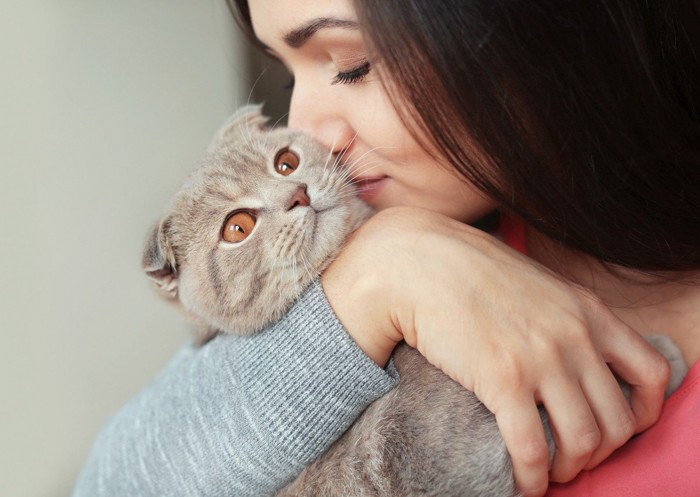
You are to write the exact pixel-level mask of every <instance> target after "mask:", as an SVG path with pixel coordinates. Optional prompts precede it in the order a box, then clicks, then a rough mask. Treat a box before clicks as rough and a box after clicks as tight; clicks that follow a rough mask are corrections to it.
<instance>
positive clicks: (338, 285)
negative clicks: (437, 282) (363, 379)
mask: <svg viewBox="0 0 700 497" xmlns="http://www.w3.org/2000/svg"><path fill="white" fill-rule="evenodd" d="M386 217H387V216H386V215H385V214H383V213H379V214H377V215H375V217H373V218H372V219H370V220H369V221H368V222H367V223H366V224H365V225H364V226H362V227H361V228H360V229H359V230H358V231H356V232H355V233H354V234H353V236H352V237H351V239H350V240H349V241H348V243H347V244H346V246H345V248H344V249H343V251H342V252H341V253H340V255H339V256H338V257H337V258H336V260H334V261H333V262H332V263H331V265H330V266H329V267H328V268H327V269H326V270H325V271H324V273H323V275H322V276H321V283H322V285H323V290H324V293H325V294H326V298H327V299H328V302H329V303H330V305H331V307H332V308H333V311H334V312H335V314H336V316H337V317H338V320H339V321H340V322H341V323H342V325H343V326H344V327H345V329H346V330H347V332H348V333H349V334H350V336H351V337H352V338H353V340H355V342H356V343H357V345H358V346H359V347H360V349H362V351H363V352H364V353H365V354H366V355H367V356H369V357H370V358H371V359H372V360H373V361H374V362H376V363H377V364H378V365H379V366H381V367H384V366H386V364H387V362H388V360H389V357H390V356H391V353H392V352H393V350H394V347H395V346H396V344H398V343H399V342H400V341H401V340H403V339H404V336H403V333H402V331H401V329H400V328H399V327H398V326H397V325H396V319H395V311H396V309H397V308H401V306H400V303H399V300H400V299H401V289H400V288H394V287H395V286H396V285H395V283H396V281H398V279H397V278H396V277H395V275H393V274H392V272H393V271H394V270H395V268H396V266H397V265H396V264H394V263H391V262H390V261H389V260H390V259H395V258H396V256H397V254H396V252H395V251H392V250H391V249H390V246H391V232H390V231H391V230H389V231H387V230H386V228H387V226H386V221H387V220H386V219H385V218H386ZM387 258H388V259H387Z"/></svg>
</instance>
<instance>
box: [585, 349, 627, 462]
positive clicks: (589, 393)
mask: <svg viewBox="0 0 700 497" xmlns="http://www.w3.org/2000/svg"><path fill="white" fill-rule="evenodd" d="M581 387H582V388H583V391H584V393H585V395H586V398H587V400H588V405H589V406H590V409H591V410H592V412H593V415H594V416H595V419H596V422H597V425H598V430H600V443H599V444H598V446H597V447H596V448H595V450H594V451H593V452H592V454H591V455H590V458H589V460H588V462H587V463H586V465H585V469H591V468H594V467H595V466H597V465H598V464H600V462H601V461H603V460H604V459H606V458H607V457H608V456H609V455H610V454H611V453H612V452H613V451H614V450H615V449H617V448H618V447H620V446H622V445H623V444H624V443H625V442H627V440H629V439H630V438H631V437H632V435H634V432H635V427H636V420H635V416H634V413H633V412H632V409H631V408H630V406H629V403H628V402H627V399H626V398H625V396H624V395H623V393H622V390H621V388H620V384H619V383H618V381H617V380H616V379H615V376H614V375H613V374H612V372H611V371H610V369H609V368H608V367H607V365H606V364H605V363H604V362H602V361H601V362H600V364H598V365H596V366H592V367H591V368H590V369H589V371H588V372H587V373H586V375H585V376H584V377H583V378H582V380H581Z"/></svg>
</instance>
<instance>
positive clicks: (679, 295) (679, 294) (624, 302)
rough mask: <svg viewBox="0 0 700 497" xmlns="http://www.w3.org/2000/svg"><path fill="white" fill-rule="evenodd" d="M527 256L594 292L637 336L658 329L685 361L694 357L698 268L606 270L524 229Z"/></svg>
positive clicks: (699, 305) (698, 335) (698, 343)
mask: <svg viewBox="0 0 700 497" xmlns="http://www.w3.org/2000/svg"><path fill="white" fill-rule="evenodd" d="M528 251H529V253H530V255H531V256H532V257H533V258H534V259H536V260H537V261H539V262H540V263H542V264H544V265H545V266H547V267H548V268H550V269H552V270H553V271H555V272H557V273H559V274H562V275H563V276H565V277H566V278H568V279H570V280H572V281H574V282H576V283H578V284H580V285H583V286H584V287H586V288H589V289H591V290H592V291H593V292H595V294H596V295H598V297H600V298H601V300H602V301H603V302H604V303H605V304H607V305H608V307H609V308H610V310H611V311H612V312H613V313H614V314H615V315H617V317H618V318H620V319H621V320H622V321H624V322H625V323H626V324H627V325H629V326H630V327H632V328H633V329H634V330H635V331H637V332H638V333H640V334H642V335H651V334H659V333H661V334H664V335H667V336H669V337H671V338H672V339H673V340H674V341H675V342H676V343H677V344H678V346H679V347H680V348H681V350H682V351H683V354H684V357H685V360H686V363H687V364H688V365H692V364H694V363H695V362H697V361H698V360H699V359H700V271H695V272H694V273H687V274H683V275H677V274H676V275H672V276H670V275H668V274H648V273H641V272H638V271H632V270H629V269H621V270H619V271H618V272H611V271H610V270H609V269H608V268H606V267H604V266H603V265H602V264H600V263H599V262H597V261H596V260H595V259H593V258H591V257H588V256H584V255H581V254H577V253H575V252H573V251H571V250H568V249H565V248H562V247H561V246H558V245H556V244H555V243H553V242H551V241H549V240H548V239H546V238H544V237H542V236H539V235H536V234H533V233H528Z"/></svg>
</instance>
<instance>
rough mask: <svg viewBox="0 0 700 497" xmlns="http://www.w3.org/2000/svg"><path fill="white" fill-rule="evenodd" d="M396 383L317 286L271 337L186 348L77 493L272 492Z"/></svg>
mask: <svg viewBox="0 0 700 497" xmlns="http://www.w3.org/2000/svg"><path fill="white" fill-rule="evenodd" d="M397 380H398V375H397V373H396V371H395V370H394V368H393V366H392V365H391V363H390V364H389V366H387V368H386V369H382V368H380V367H378V366H377V365H376V364H375V363H374V362H373V361H372V360H371V359H369V358H368V357H367V356H366V355H365V354H364V353H363V352H362V351H361V350H360V349H359V347H358V346H357V345H356V344H355V342H354V341H353V340H352V339H351V338H350V336H349V335H348V334H347V333H346V332H345V330H344V329H343V327H342V325H341V324H340V323H339V321H338V320H337V318H336V317H335V315H334V314H333V311H332V310H331V308H330V306H329V304H328V301H327V300H326V298H325V295H324V294H323V291H322V289H321V285H320V283H319V282H315V283H314V284H312V285H311V286H310V287H309V288H308V289H307V290H306V291H305V292H304V293H303V294H302V296H301V298H300V299H299V300H298V301H297V303H296V304H295V305H294V307H293V308H292V309H291V310H290V311H289V313H288V314H287V315H286V316H285V317H284V318H283V319H281V320H280V321H278V322H277V323H274V324H272V325H271V326H269V327H268V328H267V329H265V330H264V331H262V332H260V333H256V334H254V335H252V336H249V337H238V336H230V335H226V336H219V337H217V338H215V339H214V340H212V341H210V342H209V343H207V344H206V345H205V346H203V347H201V348H195V347H193V346H185V347H183V348H182V349H181V350H180V351H179V353H178V354H177V355H176V356H175V357H174V358H173V359H172V361H171V362H170V364H169V365H168V366H167V367H166V368H165V370H164V371H163V372H162V373H161V374H160V375H159V376H158V377H157V378H156V379H155V380H154V382H153V383H152V384H151V385H149V386H148V387H146V388H145V389H144V390H143V391H142V392H141V393H140V394H138V395H137V396H136V397H135V398H134V399H132V400H131V401H130V402H129V403H127V405H126V406H124V407H123V408H122V409H121V410H120V411H119V412H117V413H116V414H115V415H114V416H113V417H112V418H111V419H110V420H109V421H108V422H107V424H106V425H105V426H104V428H103V429H102V431H101V433H100V434H99V436H98V439H97V441H96V442H95V445H94V446H93V449H92V451H91V453H90V455H89V457H88V460H87V462H86V463H85V466H84V467H83V469H82V471H81V474H80V476H79V478H78V481H77V484H76V487H75V490H74V493H73V497H88V496H89V497H116V496H127V495H128V496H130V497H151V496H153V497H155V496H166V495H167V496H169V497H180V496H182V497H184V496H206V497H219V496H222V497H223V496H267V495H270V494H272V493H274V492H275V491H276V490H278V489H279V488H281V487H283V486H284V485H285V484H287V483H288V482H290V481H291V480H293V479H294V478H295V477H296V475H297V474H298V473H300V472H301V470H302V469H303V468H304V467H305V466H306V465H307V464H309V463H310V462H311V461H313V460H314V459H316V458H317V457H318V456H319V455H321V454H322V453H323V452H324V451H325V450H326V449H327V448H328V447H330V445H331V444H332V443H333V442H334V441H335V440H336V439H337V438H339V437H340V436H341V435H342V433H343V432H344V431H345V430H346V429H347V428H348V427H349V426H350V425H351V424H352V423H353V421H354V420H355V419H356V418H357V417H358V416H359V415H360V414H361V413H362V411H363V410H364V409H365V408H366V407H367V406H368V405H369V404H370V403H372V402H373V401H374V400H376V399H377V398H379V397H381V396H382V395H383V394H385V393H386V392H388V391H389V390H391V389H392V388H393V387H394V386H395V384H396V382H397Z"/></svg>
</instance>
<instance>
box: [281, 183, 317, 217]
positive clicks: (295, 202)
mask: <svg viewBox="0 0 700 497" xmlns="http://www.w3.org/2000/svg"><path fill="white" fill-rule="evenodd" d="M310 205H311V199H310V198H309V195H308V194H307V193H306V185H299V188H297V189H296V191H295V192H294V193H293V194H292V198H290V199H289V207H288V208H287V211H291V210H292V209H294V208H295V207H300V206H301V207H308V206H310Z"/></svg>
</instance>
